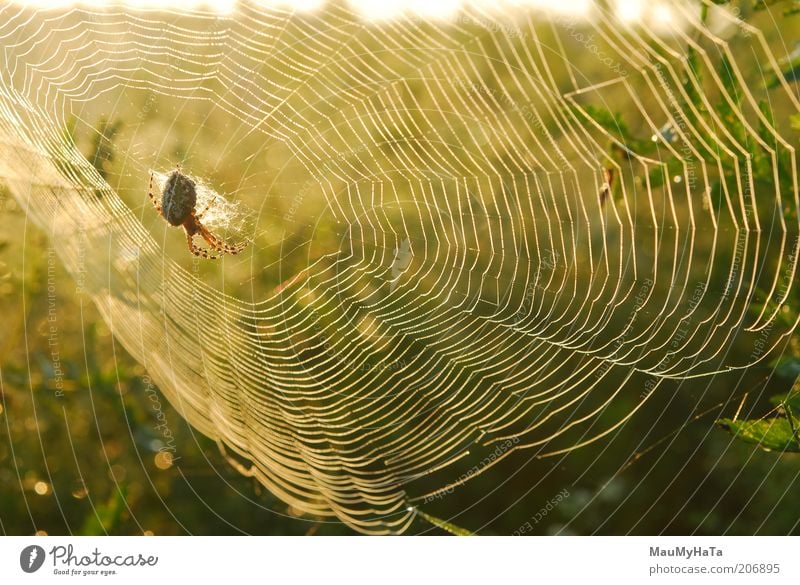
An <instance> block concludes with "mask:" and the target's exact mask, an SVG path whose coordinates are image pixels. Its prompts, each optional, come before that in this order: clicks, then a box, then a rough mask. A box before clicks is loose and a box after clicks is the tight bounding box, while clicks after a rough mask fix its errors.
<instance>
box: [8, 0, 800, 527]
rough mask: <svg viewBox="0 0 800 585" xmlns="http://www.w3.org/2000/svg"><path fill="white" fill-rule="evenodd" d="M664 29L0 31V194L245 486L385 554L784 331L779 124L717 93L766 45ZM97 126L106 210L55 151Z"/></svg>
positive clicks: (90, 175)
mask: <svg viewBox="0 0 800 585" xmlns="http://www.w3.org/2000/svg"><path fill="white" fill-rule="evenodd" d="M669 6H670V9H671V11H672V16H673V22H672V24H671V25H670V26H668V27H664V26H656V25H655V24H652V23H648V22H646V21H645V22H642V23H639V24H638V25H637V26H634V27H626V26H621V25H620V22H619V19H618V18H617V15H615V13H614V12H613V11H612V10H610V9H609V8H608V7H606V6H605V5H600V4H598V5H593V6H592V9H591V10H592V12H591V15H590V18H588V19H586V20H582V19H579V18H578V17H577V16H575V15H573V14H570V13H555V14H553V13H545V12H543V11H542V10H540V9H536V8H535V7H533V8H531V7H528V8H518V9H514V10H511V8H510V7H509V6H502V7H501V8H502V10H501V9H490V8H486V7H484V6H482V5H481V4H479V3H471V4H469V5H467V6H466V7H464V8H463V10H462V11H461V12H459V13H458V15H457V17H455V18H452V19H450V20H447V21H445V20H443V21H438V20H434V19H430V18H420V17H419V16H415V15H414V14H413V13H405V14H403V15H400V16H398V17H397V18H393V19H389V20H385V21H382V22H377V23H374V22H373V23H369V22H365V21H364V19H363V18H362V17H361V15H359V14H358V13H357V12H356V11H355V10H353V9H352V8H350V7H349V6H348V5H344V4H331V5H326V6H325V7H324V9H322V10H320V11H317V12H308V13H294V12H292V11H289V10H286V9H283V8H281V7H265V6H263V5H258V4H254V3H253V4H251V3H243V4H240V5H239V7H238V8H237V9H236V10H235V11H234V12H231V13H230V14H226V15H220V14H214V13H211V12H205V11H203V10H202V9H201V8H197V9H195V10H193V11H191V12H189V13H187V12H180V13H178V12H170V11H169V10H164V11H155V10H149V9H141V10H138V11H131V10H130V9H126V8H125V7H123V6H112V7H108V8H105V9H102V10H99V9H95V8H87V7H83V8H82V7H77V8H70V9H68V10H62V11H54V12H47V11H41V12H37V11H34V10H30V9H26V8H23V7H20V6H17V5H15V4H5V5H3V6H2V8H0V23H2V24H0V37H2V39H3V47H4V51H3V56H2V59H3V63H2V64H3V67H2V71H3V74H2V77H0V79H1V81H0V149H2V153H1V154H0V178H2V180H3V181H4V182H5V183H6V184H7V186H8V189H9V190H10V191H11V193H12V195H13V196H14V197H15V198H16V199H17V200H18V201H19V202H20V203H21V204H22V205H23V206H24V208H25V210H26V211H27V213H28V214H29V215H30V216H31V217H32V218H34V219H35V221H36V222H37V223H38V224H39V225H40V226H41V227H42V228H43V229H45V230H47V233H48V234H49V236H50V237H51V238H52V239H53V240H54V241H57V242H58V247H57V249H58V252H59V256H60V258H61V260H62V262H63V263H64V265H65V266H66V268H67V269H68V270H69V271H70V272H71V273H72V274H73V275H75V277H76V278H78V279H80V281H81V284H82V289H83V290H85V291H86V294H88V295H90V296H91V298H92V300H93V301H94V302H95V303H96V305H97V306H98V307H99V309H100V311H101V313H102V315H103V317H104V319H105V320H106V322H107V323H108V326H109V327H110V329H111V330H112V332H113V333H114V335H115V337H116V338H117V340H119V342H120V343H121V344H122V345H123V346H124V347H125V348H126V349H127V351H129V352H130V353H131V355H133V356H134V357H135V358H136V359H137V360H139V361H140V362H141V363H142V364H143V365H144V366H145V367H146V369H147V370H148V372H149V373H150V374H151V375H152V377H153V378H154V380H156V381H157V382H158V384H159V387H160V388H161V390H162V391H163V393H164V394H165V395H166V396H167V398H168V399H169V400H170V402H171V403H172V404H173V405H174V406H175V408H176V409H178V411H179V412H180V413H181V414H182V416H184V417H185V418H186V420H187V421H188V422H189V423H190V424H191V425H193V426H194V427H195V428H197V429H198V430H199V431H201V432H202V433H204V434H206V435H208V436H209V437H212V438H213V439H216V440H217V441H219V442H220V444H221V445H224V446H225V448H226V449H227V450H229V451H230V452H231V453H234V454H236V455H237V456H238V457H240V458H241V459H242V460H245V461H247V462H248V463H246V464H244V465H242V466H241V467H240V468H241V470H242V471H243V472H244V473H248V474H252V475H253V476H254V477H256V478H257V479H258V481H260V482H261V483H262V484H263V485H265V486H266V487H267V488H268V489H269V490H271V491H272V492H273V493H274V494H276V495H277V496H278V497H280V498H282V499H283V500H284V501H286V502H287V503H289V504H291V505H292V506H294V507H295V508H297V509H299V510H302V511H304V512H307V513H310V514H316V515H322V516H335V517H338V518H339V519H341V520H342V521H344V522H346V523H347V524H349V525H350V526H352V527H353V528H355V529H356V530H359V531H362V532H367V533H396V532H402V531H403V530H405V529H406V528H407V527H408V526H409V524H410V523H411V522H412V520H413V519H414V517H415V515H416V514H417V511H416V506H417V505H418V504H419V503H420V502H421V501H424V499H425V498H426V497H430V496H431V495H433V494H438V493H442V492H443V491H446V490H448V489H451V488H452V487H453V486H454V485H457V484H460V483H463V482H464V481H466V480H467V479H469V478H471V477H474V476H475V475H478V474H480V473H483V472H484V471H486V469H488V468H489V467H491V466H492V465H493V464H494V463H496V462H497V461H499V460H501V459H504V458H506V457H508V456H511V454H512V453H514V452H515V451H519V450H523V449H527V450H529V453H532V454H533V455H534V456H537V457H545V456H551V455H555V454H559V453H563V452H566V451H569V450H572V449H575V448H577V447H579V446H582V445H586V444H589V443H591V442H594V441H597V440H602V439H604V438H607V437H608V436H609V435H610V434H611V433H613V432H614V431H615V430H616V429H618V428H619V427H620V426H621V425H623V424H625V422H626V421H628V420H629V419H630V417H632V416H633V415H634V414H635V413H636V411H637V410H638V408H639V407H640V406H641V405H643V404H644V403H645V402H646V401H647V400H648V398H649V397H650V396H652V393H653V392H654V391H657V389H658V386H659V384H660V382H661V381H662V380H663V379H665V378H675V379H684V378H688V377H695V376H707V375H711V374H715V373H719V372H724V371H728V370H730V369H733V368H743V367H747V366H750V365H752V364H754V363H756V362H758V361H759V360H762V359H764V358H765V356H767V355H768V354H769V352H770V351H771V350H772V349H773V348H776V347H778V348H780V347H781V346H782V344H785V342H786V339H787V336H789V335H790V334H791V333H792V332H793V331H794V329H795V327H796V320H795V319H794V318H792V319H787V318H785V317H783V316H784V315H785V314H786V312H787V309H786V307H787V299H789V297H790V295H791V294H793V293H794V290H793V289H794V288H795V287H796V284H795V282H796V272H797V254H798V221H797V210H798V183H797V161H796V155H795V148H794V146H793V145H794V144H796V134H792V130H791V127H790V124H789V123H788V117H789V116H790V115H793V114H796V113H797V112H798V111H800V103H798V99H797V95H796V93H795V91H794V88H792V87H790V86H789V85H788V84H787V83H786V82H785V81H784V80H783V79H779V80H778V82H777V83H776V85H777V87H776V89H774V90H772V91H771V92H769V93H768V94H767V92H766V90H765V89H764V88H762V87H761V86H759V85H758V84H753V83H751V80H750V78H748V76H747V75H746V72H752V71H759V69H758V64H759V63H767V64H770V65H771V66H772V67H773V68H775V69H776V70H778V69H779V68H780V64H779V63H778V61H779V59H778V58H777V57H776V56H775V55H776V54H782V53H781V51H783V53H785V47H782V45H781V42H782V41H780V39H777V40H776V37H775V36H774V34H773V35H772V36H771V35H770V33H769V32H768V31H767V28H764V30H762V29H761V28H757V27H755V26H752V25H751V24H747V23H745V22H742V21H740V20H739V19H738V18H737V17H736V16H735V15H734V14H733V13H732V12H730V11H726V10H723V9H719V8H714V7H712V5H711V4H710V3H705V4H702V5H701V4H690V3H686V4H683V3H671V4H670V5H669ZM701 6H702V7H704V8H703V9H702V10H701ZM706 12H707V14H706ZM768 24H769V22H768V21H766V20H765V26H766V25H768ZM765 31H767V32H765ZM776 47H777V48H776ZM762 73H763V74H762V78H764V76H766V75H767V73H766V72H762ZM765 95H768V96H769V100H770V101H769V105H770V108H771V112H772V115H771V116H769V115H767V114H765V112H764V110H763V108H762V107H760V105H759V100H760V99H762V98H763V97H764V96H765ZM720 103H723V104H727V108H726V109H725V110H724V111H723V110H720V108H719V104H720ZM606 111H608V112H612V113H614V112H621V113H623V121H620V120H618V119H617V120H614V122H613V123H612V124H609V123H608V119H607V118H608V116H606V115H605V114H603V112H606ZM105 112H113V113H115V114H116V115H119V116H120V117H121V118H122V119H123V120H126V119H130V120H134V122H133V123H129V124H128V132H127V134H126V136H125V137H124V140H123V144H122V145H120V146H119V149H118V152H117V156H118V159H119V160H118V164H117V172H116V173H115V174H112V175H111V176H109V177H108V178H107V180H105V179H103V177H101V176H100V174H99V173H98V171H97V169H96V168H95V167H93V166H92V165H91V164H89V162H88V161H87V160H86V159H85V158H84V156H83V155H82V154H81V153H80V151H79V149H78V148H77V147H76V140H75V136H74V133H71V132H69V131H67V130H65V129H68V128H71V127H75V126H76V124H77V126H78V127H84V128H90V127H92V125H93V124H94V121H95V120H96V119H97V118H98V117H99V116H100V115H102V114H103V113H105ZM612 118H613V116H612ZM773 118H774V119H773ZM164 119H167V120H168V122H167V123H164V122H163V120H164ZM731 121H733V122H735V123H736V124H735V125H734V126H732V124H731ZM732 127H735V128H740V131H734V130H731V128H732ZM631 136H635V137H636V138H637V140H633V139H632V138H631ZM651 137H652V138H651ZM754 149H758V152H759V153H760V156H759V157H758V159H757V160H756V159H755V157H754V156H753V154H752V153H753V152H754ZM176 163H181V164H182V165H183V167H184V170H185V172H186V173H187V174H189V175H191V176H193V177H195V178H198V177H199V178H200V179H202V180H203V181H204V184H205V185H207V188H208V190H209V191H208V193H211V192H213V193H216V194H219V195H220V197H221V200H222V201H221V202H222V206H221V207H219V209H220V210H221V211H220V217H219V218H218V219H219V220H220V223H219V225H221V226H222V228H223V232H226V233H227V232H232V233H233V235H234V236H237V237H238V236H241V237H242V238H247V239H248V240H249V241H251V242H252V244H251V246H250V247H249V249H248V252H246V253H244V254H242V255H241V256H237V257H236V258H230V257H226V258H225V259H223V260H222V261H221V262H220V263H219V264H214V265H213V266H209V265H206V264H203V265H201V264H199V263H198V262H197V261H196V260H193V259H192V258H191V257H190V256H189V255H188V252H187V251H186V250H185V246H184V245H183V238H182V237H179V236H177V235H176V233H175V232H174V231H172V230H167V229H166V228H165V224H164V222H163V220H161V219H160V218H158V217H157V216H155V212H154V211H153V209H152V207H151V206H150V204H149V201H148V199H147V181H148V175H149V170H150V169H156V170H158V171H160V172H163V171H165V170H167V169H171V168H172V167H174V165H175V164H176ZM758 165H760V166H758ZM757 166H758V168H756V167H757ZM606 169H608V170H611V171H613V176H614V179H613V181H612V182H611V184H609V185H606V186H605V187H610V189H609V192H610V193H609V195H608V197H606V198H605V199H604V200H603V201H601V199H602V198H601V197H600V196H599V194H600V193H601V192H602V191H603V190H604V182H606V178H607V172H606ZM731 169H733V172H731ZM763 176H770V177H772V179H773V180H772V182H771V183H770V182H764V181H763V180H760V179H758V177H763ZM248 217H251V219H252V220H250V219H248ZM623 396H626V397H628V398H627V399H628V400H629V399H630V397H634V402H635V404H636V405H637V406H635V407H634V408H629V409H626V411H625V412H624V413H622V414H619V413H618V412H617V411H616V410H615V409H614V408H613V406H614V404H615V402H616V401H618V400H620V399H621V397H623Z"/></svg>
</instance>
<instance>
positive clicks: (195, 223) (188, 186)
mask: <svg viewBox="0 0 800 585" xmlns="http://www.w3.org/2000/svg"><path fill="white" fill-rule="evenodd" d="M195 186H196V184H195V182H194V181H193V180H192V179H190V178H189V177H187V176H186V175H184V174H183V173H182V172H181V165H177V166H176V167H175V170H174V171H172V172H171V173H170V175H169V176H168V177H167V180H166V182H165V183H164V191H163V192H162V193H161V203H159V202H158V201H157V200H156V198H155V196H154V195H153V171H150V188H149V189H148V191H147V194H148V195H149V196H150V201H152V202H153V206H155V208H156V211H158V213H159V214H160V215H161V216H162V217H163V218H164V219H166V220H167V223H169V224H170V225H172V226H176V227H177V226H183V229H184V230H186V242H187V243H188V244H189V251H191V253H192V254H194V255H195V256H202V257H203V258H207V259H209V260H216V259H217V258H219V256H215V255H213V254H209V253H208V251H207V250H205V249H203V248H198V247H197V246H196V245H195V244H194V236H195V234H200V235H201V236H202V237H203V239H204V240H205V241H206V242H207V243H208V245H209V246H210V247H211V249H212V250H213V251H214V252H218V253H219V254H238V253H239V252H241V251H242V250H244V249H245V247H246V246H247V244H246V243H244V242H242V243H239V244H236V245H234V246H231V245H230V244H226V243H225V242H223V241H222V240H221V239H219V238H218V237H217V236H215V235H214V234H213V233H211V231H210V230H209V229H208V228H207V227H206V226H204V225H203V224H202V223H201V222H200V220H201V219H202V218H203V215H204V214H205V213H206V212H207V211H208V209H209V208H210V207H211V205H212V204H213V203H214V201H215V200H216V196H215V198H214V199H212V200H211V201H210V202H209V203H208V205H206V208H205V209H204V210H203V211H201V212H200V213H197V209H196V208H195V206H196V205H197V189H196V188H195Z"/></svg>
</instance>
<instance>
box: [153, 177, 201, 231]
mask: <svg viewBox="0 0 800 585" xmlns="http://www.w3.org/2000/svg"><path fill="white" fill-rule="evenodd" d="M196 204H197V191H196V190H195V183H194V181H192V180H191V179H190V178H189V177H187V176H186V175H184V174H182V173H181V172H179V171H175V172H173V173H172V174H171V175H170V176H169V177H168V178H167V182H166V183H165V184H164V192H163V193H162V194H161V213H162V214H163V215H164V219H166V220H167V221H168V222H169V223H170V224H171V225H175V226H178V225H181V224H182V223H183V222H184V221H186V218H188V217H189V216H190V215H191V213H192V210H193V209H194V206H195V205H196Z"/></svg>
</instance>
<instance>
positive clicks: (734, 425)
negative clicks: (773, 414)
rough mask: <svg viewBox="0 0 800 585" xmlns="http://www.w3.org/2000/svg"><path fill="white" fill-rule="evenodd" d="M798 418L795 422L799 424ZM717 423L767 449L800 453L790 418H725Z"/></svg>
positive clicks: (747, 440)
mask: <svg viewBox="0 0 800 585" xmlns="http://www.w3.org/2000/svg"><path fill="white" fill-rule="evenodd" d="M798 422H800V421H797V420H794V421H793V423H794V425H795V427H796V426H797V424H798ZM717 424H718V425H719V426H720V427H721V428H723V429H725V430H726V431H728V432H730V433H731V434H732V435H733V436H735V437H737V438H739V439H741V440H742V441H745V442H747V443H755V444H756V445H758V446H759V447H761V448H762V449H764V450H765V451H787V452H792V453H800V444H799V443H798V442H797V438H796V436H795V435H794V431H793V429H792V425H791V424H790V422H789V419H788V418H765V419H756V420H736V421H735V420H732V419H728V418H723V419H720V420H718V421H717Z"/></svg>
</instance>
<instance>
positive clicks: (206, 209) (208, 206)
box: [194, 195, 217, 219]
mask: <svg viewBox="0 0 800 585" xmlns="http://www.w3.org/2000/svg"><path fill="white" fill-rule="evenodd" d="M216 200H217V196H216V195H214V198H213V199H212V200H211V201H209V202H208V205H206V208H205V209H204V210H203V211H201V212H200V213H196V214H195V216H194V218H195V219H202V217H203V216H204V215H205V214H206V211H208V210H209V209H210V208H211V206H212V205H213V204H214V201H216Z"/></svg>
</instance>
